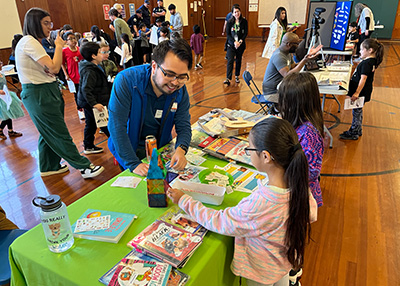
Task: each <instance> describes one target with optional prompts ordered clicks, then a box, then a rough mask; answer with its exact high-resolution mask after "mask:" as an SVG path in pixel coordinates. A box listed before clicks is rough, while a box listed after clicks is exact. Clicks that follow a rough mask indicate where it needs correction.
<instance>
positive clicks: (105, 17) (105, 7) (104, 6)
mask: <svg viewBox="0 0 400 286" xmlns="http://www.w3.org/2000/svg"><path fill="white" fill-rule="evenodd" d="M108 11H110V5H108V4H103V13H104V20H110V16H108Z"/></svg>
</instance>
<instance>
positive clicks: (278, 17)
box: [274, 7, 287, 30]
mask: <svg viewBox="0 0 400 286" xmlns="http://www.w3.org/2000/svg"><path fill="white" fill-rule="evenodd" d="M282 11H285V12H286V14H285V19H283V20H281V13H282ZM275 19H277V20H278V21H279V24H281V26H282V27H283V28H284V29H285V30H286V29H287V11H286V9H285V7H279V8H278V9H277V10H276V12H275V18H274V20H275Z"/></svg>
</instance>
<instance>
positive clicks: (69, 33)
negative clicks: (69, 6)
mask: <svg viewBox="0 0 400 286" xmlns="http://www.w3.org/2000/svg"><path fill="white" fill-rule="evenodd" d="M69 35H73V36H75V34H74V33H72V32H71V31H68V32H66V33H64V34H63V35H62V39H63V40H64V41H66V40H68V36H69Z"/></svg>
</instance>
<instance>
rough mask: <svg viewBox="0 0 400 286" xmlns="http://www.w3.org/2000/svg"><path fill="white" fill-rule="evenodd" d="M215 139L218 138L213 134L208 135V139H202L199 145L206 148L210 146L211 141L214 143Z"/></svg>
mask: <svg viewBox="0 0 400 286" xmlns="http://www.w3.org/2000/svg"><path fill="white" fill-rule="evenodd" d="M215 140H217V139H216V138H214V137H212V136H208V137H207V138H206V139H204V141H202V142H201V143H200V144H199V145H198V146H199V147H200V148H205V147H207V146H209V145H210V144H211V143H213V142H214V141H215Z"/></svg>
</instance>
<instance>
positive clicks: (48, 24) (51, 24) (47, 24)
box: [43, 21, 53, 29]
mask: <svg viewBox="0 0 400 286" xmlns="http://www.w3.org/2000/svg"><path fill="white" fill-rule="evenodd" d="M43 25H45V26H47V27H50V29H53V22H49V21H44V22H43Z"/></svg>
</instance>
